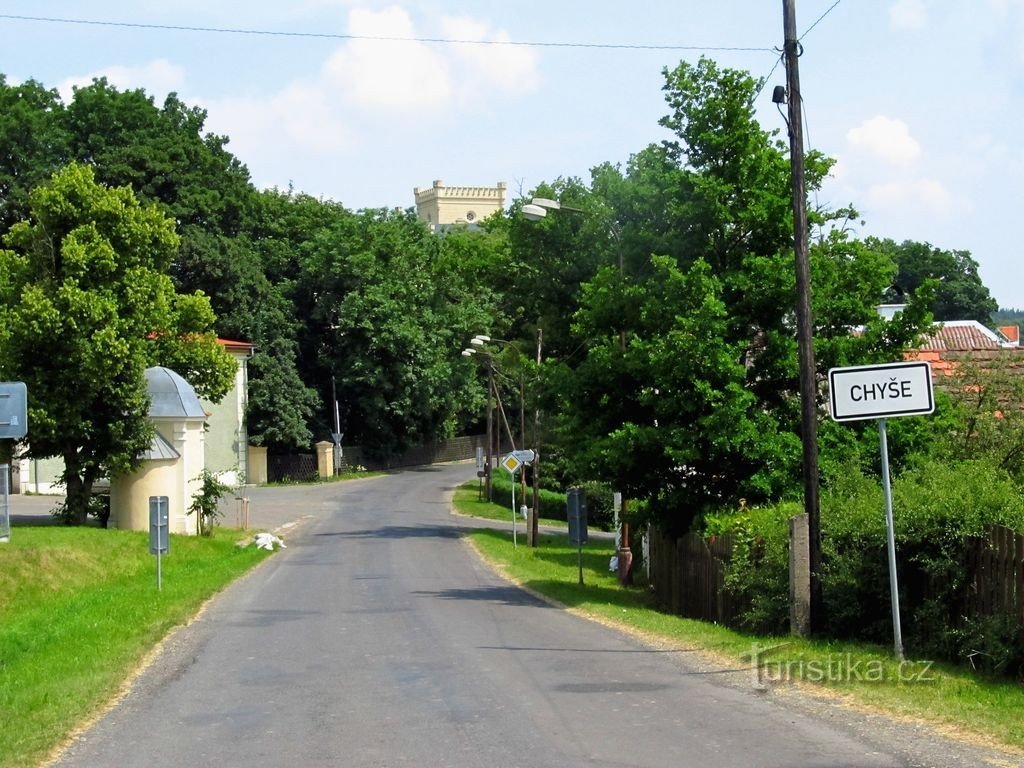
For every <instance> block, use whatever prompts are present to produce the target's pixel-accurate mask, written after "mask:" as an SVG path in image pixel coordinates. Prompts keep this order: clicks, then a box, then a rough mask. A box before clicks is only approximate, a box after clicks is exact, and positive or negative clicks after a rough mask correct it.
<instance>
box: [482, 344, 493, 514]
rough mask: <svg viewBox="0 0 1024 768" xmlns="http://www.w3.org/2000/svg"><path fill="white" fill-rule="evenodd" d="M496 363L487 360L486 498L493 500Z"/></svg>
mask: <svg viewBox="0 0 1024 768" xmlns="http://www.w3.org/2000/svg"><path fill="white" fill-rule="evenodd" d="M493 423H494V365H493V364H492V363H491V361H490V360H488V361H487V463H486V464H484V488H485V491H484V498H485V499H487V501H488V502H490V501H493V497H492V495H491V467H492V464H493V462H492V461H491V456H492V455H493V454H492V451H493V450H494V436H493V435H494V428H493V426H492V424H493Z"/></svg>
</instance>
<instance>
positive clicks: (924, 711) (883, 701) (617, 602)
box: [469, 530, 1024, 751]
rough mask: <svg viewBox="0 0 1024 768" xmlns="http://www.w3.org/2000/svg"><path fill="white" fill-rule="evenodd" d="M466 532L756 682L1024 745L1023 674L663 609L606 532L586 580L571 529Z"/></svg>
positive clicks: (561, 598) (531, 572) (586, 558)
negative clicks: (740, 628) (617, 562)
mask: <svg viewBox="0 0 1024 768" xmlns="http://www.w3.org/2000/svg"><path fill="white" fill-rule="evenodd" d="M469 536H470V539H471V541H472V542H473V544H474V545H475V546H476V548H477V550H478V551H479V552H480V553H481V555H482V556H483V557H484V558H485V559H487V560H488V561H490V562H491V563H492V564H494V565H496V566H497V567H498V568H499V569H500V570H502V571H503V572H504V573H505V574H506V575H507V576H508V577H509V578H511V579H513V580H514V581H516V582H517V583H520V584H522V585H523V586H525V587H527V588H529V589H531V590H533V591H535V592H537V593H540V594H542V595H545V596H547V597H549V598H552V599H554V600H557V601H558V602H559V603H562V604H563V605H565V606H568V607H569V608H571V609H573V610H575V611H578V612H580V613H582V614H584V615H586V616H588V617H591V618H594V619H597V620H599V621H602V622H605V623H610V624H613V625H615V626H617V627H619V628H621V629H624V630H626V631H629V632H632V633H635V634H638V635H641V636H643V637H645V638H647V639H649V640H652V641H654V642H657V643H659V644H661V645H666V646H669V647H673V648H678V649H687V650H697V651H700V652H704V653H705V654H707V655H708V656H709V657H710V658H711V659H712V660H713V663H715V664H726V665H728V667H729V668H735V669H737V670H741V669H742V670H747V672H746V674H747V675H749V680H750V684H751V685H759V686H761V685H769V686H775V685H786V684H794V685H800V686H803V687H804V688H805V689H806V690H808V691H810V692H812V693H819V694H826V695H833V696H834V695H839V696H842V697H843V698H844V699H845V700H846V701H848V702H850V703H853V704H855V705H862V706H867V707H870V708H872V709H876V710H881V711H884V712H888V713H892V714H895V715H899V716H901V717H904V718H915V719H921V720H926V721H928V722H930V723H933V724H935V725H937V726H939V728H940V730H943V731H944V732H946V733H948V734H950V735H953V736H955V737H959V738H966V739H969V740H974V741H979V742H982V743H985V744H991V743H993V742H995V743H1000V744H1003V745H1006V746H1008V747H1010V748H1012V749H1014V750H1015V751H1018V750H1022V749H1024V721H1022V719H1021V717H1020V713H1021V712H1022V711H1024V686H1021V685H1020V684H1017V683H1014V682H1012V681H1007V680H998V679H988V678H985V677H982V676H977V675H974V674H972V673H971V672H969V671H967V670H964V669H960V668H956V667H951V666H949V665H944V664H938V663H936V664H930V663H929V662H927V661H922V660H912V661H907V662H904V664H903V665H900V664H899V663H898V662H897V661H896V660H895V659H894V658H893V656H892V654H891V653H890V652H889V651H888V649H885V648H881V647H878V646H871V645H866V644H858V643H844V642H823V641H812V640H805V639H798V638H792V637H766V636H755V635H748V634H744V633H741V632H736V631H734V630H730V629H727V628H725V627H722V626H718V625H715V624H709V623H706V622H702V621H696V620H693V619H686V618H682V617H679V616H672V615H669V614H666V613H663V612H661V611H659V610H657V608H656V607H655V606H654V605H653V603H652V600H651V597H650V594H649V593H648V592H647V591H646V590H643V589H622V588H620V587H619V586H618V583H617V580H616V577H615V574H613V573H610V572H609V571H608V559H609V557H610V555H611V554H612V547H611V543H610V542H608V541H591V542H590V544H589V545H587V546H586V547H585V548H584V550H583V578H584V585H583V586H580V585H579V583H578V577H577V574H578V571H577V550H576V547H574V546H570V545H569V543H568V541H567V538H566V537H565V536H553V535H544V536H542V537H541V538H540V541H539V546H538V547H537V548H535V549H531V548H528V547H522V546H521V547H519V548H517V549H513V548H512V546H511V541H510V535H509V534H508V533H507V532H505V531H494V530H479V531H474V532H473V533H471V534H469ZM752 659H756V661H757V663H756V664H754V663H752Z"/></svg>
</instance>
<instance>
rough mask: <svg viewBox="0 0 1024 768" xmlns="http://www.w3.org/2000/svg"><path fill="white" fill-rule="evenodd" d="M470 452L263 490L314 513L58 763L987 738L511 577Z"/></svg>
mask: <svg viewBox="0 0 1024 768" xmlns="http://www.w3.org/2000/svg"><path fill="white" fill-rule="evenodd" d="M473 469H474V468H473V467H472V466H468V467H467V466H465V465H461V466H447V467H437V468H427V469H421V470H413V471H405V472H402V473H399V474H393V475H388V476H384V477H377V478H370V479H365V480H360V481H356V482H352V483H340V484H332V485H325V486H317V487H312V488H310V487H306V488H305V489H288V490H280V491H279V490H278V489H270V490H269V491H267V492H265V493H263V495H261V496H260V499H259V503H257V502H255V501H254V508H259V506H260V505H261V504H262V505H264V506H263V509H264V510H266V509H267V506H266V505H267V504H268V503H272V502H273V501H274V500H275V499H276V500H277V501H278V502H279V508H278V510H277V514H278V515H280V516H283V517H288V516H289V515H291V516H301V514H307V515H310V517H309V519H308V520H307V522H306V523H305V524H304V525H302V526H300V527H299V528H298V529H296V530H295V531H294V532H293V533H292V535H291V536H290V537H289V540H288V549H287V550H285V551H283V552H282V553H280V554H279V555H277V556H275V557H274V558H272V559H271V560H269V561H268V562H266V563H264V564H263V565H262V566H261V567H260V568H258V569H257V570H256V571H255V572H254V573H253V574H251V575H250V576H248V577H247V578H245V579H243V580H242V581H240V582H238V583H236V584H235V585H233V586H232V587H231V588H229V589H228V590H227V591H225V592H224V593H223V594H222V595H220V596H219V597H218V598H217V599H216V600H215V601H214V602H213V603H212V604H211V605H210V606H209V607H208V609H207V610H206V611H205V612H204V613H203V614H202V615H201V617H200V618H199V619H198V620H197V621H195V622H194V623H193V624H191V625H190V626H189V627H187V628H185V629H183V630H180V631H179V632H177V633H176V634H175V635H174V636H173V637H172V639H171V640H170V641H169V642H168V643H167V644H166V646H165V648H164V649H163V651H162V652H161V654H160V655H159V657H158V658H157V659H156V661H155V662H154V663H153V664H152V665H151V666H150V667H149V668H148V669H147V671H146V672H144V673H143V674H142V676H141V677H140V678H139V679H138V681H137V682H136V684H135V685H134V687H133V689H132V691H131V692H130V693H129V694H128V695H127V696H126V697H125V698H124V699H123V700H122V701H121V702H120V703H119V704H118V705H117V706H115V707H114V708H112V709H111V710H110V711H109V712H108V713H107V714H106V715H105V716H104V717H103V718H101V719H100V720H99V721H98V722H97V723H96V724H95V725H94V727H92V728H91V729H90V730H88V731H87V732H86V733H85V734H84V735H83V736H82V737H81V738H80V739H78V740H77V741H76V742H74V743H73V744H72V745H71V746H70V747H69V748H68V750H67V751H66V752H65V754H64V756H63V758H62V759H61V760H60V761H59V762H58V763H57V764H58V765H59V766H62V768H73V767H74V768H103V767H107V766H110V767H115V766H116V767H117V768H132V767H134V766H138V767H139V768H162V767H163V766H167V767H171V766H174V767H175V768H177V767H178V766H218V767H224V768H232V767H234V766H239V767H242V766H246V767H250V766H252V767H256V766H258V767H260V768H265V767H276V766H282V767H283V766H289V767H292V766H301V767H308V768H319V767H321V766H325V767H326V766H332V767H333V766H353V767H361V766H374V767H381V766H424V767H429V768H441V767H442V766H450V767H452V768H513V767H514V766H523V767H524V768H527V767H530V768H534V767H536V768H539V767H541V766H560V767H561V766H570V767H571V766H608V767H610V766H661V767H664V768H685V767H687V766H693V767H694V768H697V767H700V768H706V767H710V766H715V767H721V768H761V767H763V768H767V767H769V766H778V767H779V768H782V767H783V766H785V767H786V768H792V767H797V768H825V767H826V766H835V767H836V768H838V767H840V766H842V767H843V768H895V767H896V766H918V765H920V766H936V767H937V768H942V767H943V766H961V765H964V766H968V765H969V766H978V765H986V764H987V763H986V762H985V761H986V760H987V759H988V758H989V757H991V755H989V754H988V753H987V752H984V751H982V750H980V749H976V748H972V747H967V746H964V745H960V744H955V743H952V742H947V741H945V740H943V739H941V738H939V737H937V736H935V735H934V734H932V733H931V732H930V731H928V730H925V729H921V728H914V727H908V726H896V725H892V724H890V723H889V722H888V721H887V720H886V719H885V718H880V717H873V716H867V715H861V714H856V713H854V712H851V711H849V710H846V709H843V708H841V707H840V706H839V705H838V704H829V703H821V702H813V701H804V700H803V698H802V697H800V696H794V695H778V694H776V693H762V692H758V691H756V690H754V689H753V688H752V686H751V685H750V684H749V681H748V678H747V676H746V675H744V674H738V673H736V672H734V671H730V670H726V669H717V668H715V667H714V666H713V665H712V666H709V665H708V664H707V663H706V662H705V663H701V662H697V661H694V660H693V658H694V655H693V654H691V653H687V652H686V649H668V650H666V649H659V648H652V647H648V646H645V645H643V644H641V643H640V642H639V641H637V640H634V639H632V638H630V637H627V636H625V635H623V634H621V633H619V632H617V631H615V630H612V629H609V628H606V627H604V626H601V625H598V624H595V623H591V622H588V621H586V620H584V619H581V618H578V617H575V616H572V615H570V614H569V613H567V612H565V611H563V610H560V609H558V608H555V607H551V606H549V605H547V604H546V603H544V602H541V601H539V600H537V599H535V598H534V597H532V596H530V595H529V594H527V593H526V592H524V591H522V590H520V589H518V588H516V587H513V586H511V585H509V584H508V583H506V582H505V581H503V580H501V579H500V578H498V577H497V576H495V575H494V574H493V573H492V572H491V571H490V570H489V569H488V568H487V567H486V566H485V565H484V564H483V563H482V562H481V561H480V560H479V559H478V558H477V557H476V556H475V555H474V553H473V552H472V551H471V550H470V548H469V547H468V546H466V544H465V543H464V542H462V541H460V531H461V530H462V528H463V527H464V525H465V524H464V523H463V522H462V521H460V520H459V519H458V518H453V517H452V516H451V515H450V514H449V502H448V495H449V493H450V491H451V489H452V488H453V487H454V486H455V485H457V484H458V483H459V482H462V481H463V480H465V479H467V478H468V477H471V476H472V473H473ZM256 493H260V492H254V495H256ZM268 498H269V499H270V502H268V501H267V499H268ZM1002 759H1003V760H1004V762H1003V763H999V764H1001V765H1013V764H1016V763H1014V762H1011V761H1010V760H1011V759H1010V758H1008V757H1006V756H1004V757H1003V758H1002ZM1014 759H1016V758H1014Z"/></svg>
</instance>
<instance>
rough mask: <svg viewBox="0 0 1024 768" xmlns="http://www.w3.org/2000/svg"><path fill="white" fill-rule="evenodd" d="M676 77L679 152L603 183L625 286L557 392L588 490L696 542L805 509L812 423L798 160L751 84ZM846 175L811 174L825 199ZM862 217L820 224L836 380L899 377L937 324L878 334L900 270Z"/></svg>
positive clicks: (656, 149)
mask: <svg viewBox="0 0 1024 768" xmlns="http://www.w3.org/2000/svg"><path fill="white" fill-rule="evenodd" d="M665 75H666V86H665V91H666V100H667V102H668V104H669V106H670V113H669V115H668V116H667V117H666V118H664V119H663V120H662V125H664V126H665V127H667V128H669V129H671V130H672V131H673V132H674V133H675V135H676V140H674V141H670V142H667V143H665V144H663V145H661V146H651V147H648V148H647V149H645V150H643V151H642V152H641V153H639V154H638V155H636V156H634V157H633V158H632V159H631V160H630V162H629V164H628V165H627V167H626V170H625V173H623V172H622V171H620V169H618V168H616V167H613V166H609V165H604V166H600V167H599V168H598V169H596V170H595V174H594V193H595V195H598V196H600V197H602V198H604V204H605V206H606V209H607V211H608V214H607V217H606V220H608V219H610V220H613V221H615V222H616V223H617V225H618V228H619V233H620V237H619V238H618V244H619V247H620V248H621V255H622V259H623V264H624V267H625V268H624V273H625V274H624V275H623V276H621V277H620V276H618V275H617V274H616V273H615V272H616V271H615V269H607V268H606V269H605V270H603V271H602V272H600V273H599V276H598V277H597V278H596V279H595V280H593V281H592V282H590V283H589V284H585V285H584V286H583V294H582V295H583V301H582V307H581V309H580V310H579V312H578V313H577V315H576V319H577V324H576V326H575V330H576V331H577V334H578V337H577V342H576V347H577V349H580V350H581V351H580V352H579V353H578V354H577V359H579V360H580V361H581V362H579V364H578V365H575V367H574V369H573V370H572V371H571V375H568V374H567V375H564V376H562V377H560V378H557V379H556V382H555V383H554V386H556V388H558V389H559V390H560V391H561V392H562V393H563V398H562V399H561V400H560V401H559V408H558V409H556V410H560V411H561V413H562V414H564V419H565V422H564V425H563V427H562V429H561V430H560V434H561V438H562V439H561V445H562V448H563V450H564V451H565V453H566V454H567V455H568V456H569V457H570V459H571V463H572V464H573V465H574V466H575V467H576V471H577V472H578V473H583V476H578V477H577V478H576V479H578V480H579V479H585V477H586V474H587V473H589V474H590V475H596V476H597V477H598V478H600V479H602V480H607V481H609V482H611V483H613V484H615V485H617V486H619V487H620V488H622V489H623V490H624V491H626V492H628V493H634V494H636V496H637V497H638V498H646V499H647V500H648V501H649V502H650V504H649V509H650V511H651V512H652V513H653V514H655V515H657V516H658V517H659V519H660V521H661V522H662V524H664V525H667V526H669V527H672V528H675V529H677V530H679V529H685V528H686V527H687V526H688V524H689V521H690V520H691V519H692V517H693V516H694V515H696V514H699V513H700V512H701V511H702V510H704V509H707V508H709V507H712V506H717V505H720V504H723V503H729V502H735V501H736V500H737V499H738V498H739V497H741V496H742V497H746V498H747V499H749V500H751V501H757V500H763V499H768V498H778V497H779V496H782V495H786V494H788V493H798V492H799V483H798V482H797V481H798V478H799V468H800V440H799V423H800V419H799V394H798V391H799V388H798V366H797V345H796V331H795V319H794V312H793V307H794V305H795V287H794V283H795V277H794V274H795V270H794V267H793V251H792V215H791V192H790V183H789V164H788V160H787V157H786V148H785V146H784V145H783V144H782V143H781V142H780V141H779V140H778V138H777V137H776V136H775V134H773V133H770V132H766V131H764V130H763V129H761V127H760V125H759V124H758V122H757V120H756V118H755V112H754V99H755V96H756V94H757V92H758V86H759V83H758V82H757V81H756V80H754V79H753V78H751V77H750V76H749V74H747V73H744V72H738V71H735V70H729V69H723V68H720V67H718V65H716V64H715V63H714V62H711V61H709V60H706V59H702V60H701V61H700V62H698V63H697V64H695V65H694V64H689V63H685V62H684V63H682V64H680V65H679V66H678V67H677V68H675V69H674V70H671V71H666V73H665ZM830 165H831V161H829V160H828V159H827V158H824V157H822V156H820V155H818V154H816V153H812V154H810V155H809V156H808V158H807V168H808V184H809V186H810V188H811V189H814V188H816V187H817V186H818V185H819V184H820V182H821V180H822V179H823V177H824V175H825V174H826V173H827V171H828V168H829V167H830ZM595 207H599V206H595ZM850 215H853V214H852V212H851V211H849V210H843V211H836V212H829V211H819V212H814V217H813V220H814V223H815V224H816V226H817V229H816V232H815V235H816V236H815V245H814V249H813V253H812V260H813V263H814V272H813V274H812V280H813V286H812V288H813V295H814V311H815V323H816V327H815V341H816V348H817V352H818V360H817V361H818V366H819V376H820V377H822V378H823V377H824V372H825V370H827V368H828V367H830V366H831V365H835V364H849V363H853V362H869V361H873V360H880V359H888V360H895V359H899V357H900V355H901V352H902V349H903V348H905V346H907V344H909V343H910V342H911V341H912V340H913V339H914V338H915V337H916V336H917V334H919V333H920V331H921V329H922V328H924V327H927V324H928V321H929V318H928V313H927V309H926V308H924V307H923V305H922V302H921V301H917V302H916V303H913V304H912V305H911V307H908V310H907V311H906V312H905V313H904V314H903V315H902V316H901V317H900V318H899V319H898V320H897V321H894V322H890V323H886V322H885V321H883V320H882V319H881V318H880V317H879V316H878V314H877V312H876V311H875V308H874V307H875V305H876V304H878V303H879V300H880V298H881V296H882V293H883V291H884V290H885V288H886V287H887V286H888V285H889V284H890V282H891V279H892V275H893V274H894V271H895V267H894V266H893V264H892V262H891V260H889V259H888V258H887V257H886V256H885V255H884V254H878V253H876V252H874V251H871V250H870V249H867V248H865V247H863V246H862V245H861V244H859V243H857V242H856V241H853V240H851V239H850V237H849V236H848V233H847V232H846V230H845V228H844V227H843V225H842V220H843V219H844V218H845V217H847V216H850ZM652 254H653V255H654V258H652ZM606 263H607V262H606ZM822 411H823V412H824V403H822ZM581 438H582V439H581Z"/></svg>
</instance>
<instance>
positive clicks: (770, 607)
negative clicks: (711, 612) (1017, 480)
mask: <svg viewBox="0 0 1024 768" xmlns="http://www.w3.org/2000/svg"><path fill="white" fill-rule="evenodd" d="M836 478H837V479H836V480H835V482H834V483H833V484H832V485H831V486H830V487H829V488H828V490H827V491H826V492H825V493H824V494H823V495H822V499H821V524H822V558H823V563H822V565H823V572H822V587H823V597H824V604H825V620H826V626H825V631H826V633H827V634H828V635H830V636H833V637H837V638H857V639H864V640H871V641H875V642H882V643H888V642H891V639H892V623H891V622H892V616H891V611H890V601H889V572H888V560H887V556H886V530H885V515H884V498H883V494H882V489H881V487H880V485H879V484H878V483H877V482H876V481H875V480H874V479H873V478H870V477H866V476H865V475H864V474H863V473H862V472H861V471H860V470H859V469H858V468H856V467H851V468H850V469H849V470H848V471H847V472H844V473H840V474H838V475H837V476H836ZM800 511H802V510H801V509H800V508H799V507H798V506H797V505H795V504H779V505H776V506H773V507H764V508H751V509H746V508H744V509H741V510H736V511H730V512H725V513H719V514H715V515H708V516H707V517H706V518H705V520H704V528H703V532H704V534H705V535H708V536H710V535H716V534H724V533H729V534H732V535H733V536H734V537H735V540H736V547H735V550H734V554H733V558H732V561H731V562H730V564H729V571H728V575H727V581H726V584H727V588H728V589H729V590H730V592H732V594H734V595H735V596H736V597H738V598H739V599H740V602H741V603H742V604H746V605H748V606H749V607H748V608H747V609H746V610H745V611H744V612H743V614H742V616H741V621H742V623H743V625H744V626H745V627H747V628H750V629H752V630H756V631H779V630H784V629H785V627H786V624H787V620H788V593H789V588H788V585H789V581H788V573H789V571H788V569H789V542H788V524H787V520H788V518H789V517H790V516H791V515H793V514H797V513H799V512H800ZM893 516H894V520H895V528H896V543H897V559H898V564H899V574H898V575H899V579H900V593H901V595H900V597H901V602H902V606H901V607H902V614H903V619H904V641H905V644H906V646H907V648H908V649H909V650H912V651H913V652H914V653H916V654H920V655H925V656H932V657H941V658H948V659H951V660H955V661H960V662H963V663H970V664H972V665H973V666H975V667H978V668H984V669H989V670H993V671H1001V672H1007V673H1011V674H1019V673H1020V672H1021V671H1022V670H1024V647H1022V644H1021V637H1022V634H1021V630H1022V627H1021V626H1020V625H1019V624H1018V622H1016V621H1015V620H1013V619H1012V618H1010V617H1003V616H994V617H981V618H975V619H970V620H968V619H967V618H965V617H964V616H962V615H961V614H962V611H961V606H962V605H963V601H964V598H965V590H966V589H967V588H968V584H967V579H968V573H967V569H966V566H965V563H964V553H965V547H966V545H967V541H968V540H969V539H970V538H972V537H975V536H980V535H983V534H984V533H985V531H986V529H987V528H988V527H989V526H992V525H1002V526H1006V527H1008V528H1011V529H1013V530H1015V531H1018V532H1021V531H1024V496H1022V495H1021V492H1020V491H1019V490H1018V488H1017V486H1016V485H1015V484H1014V482H1013V480H1012V479H1011V477H1010V476H1009V475H1008V474H1007V473H1006V472H1005V471H1003V470H1002V469H1001V468H1000V467H998V466H995V465H993V464H992V463H991V462H989V461H986V460H971V461H962V462H956V463H950V464H941V463H938V462H935V461H924V462H920V463H919V464H918V466H917V467H916V468H915V469H912V470H909V471H907V472H905V473H903V474H902V475H901V476H900V477H898V478H897V479H896V480H895V481H894V483H893Z"/></svg>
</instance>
